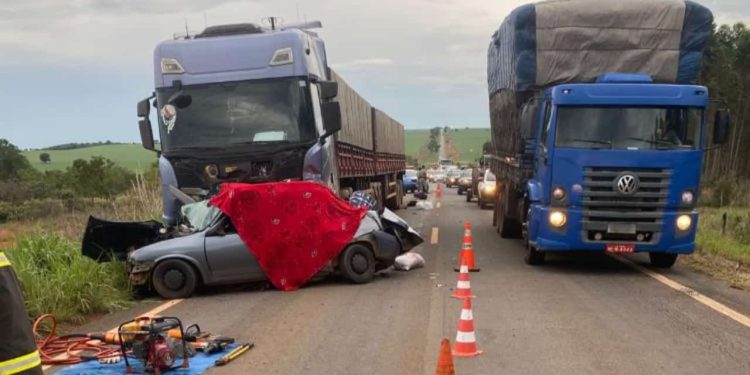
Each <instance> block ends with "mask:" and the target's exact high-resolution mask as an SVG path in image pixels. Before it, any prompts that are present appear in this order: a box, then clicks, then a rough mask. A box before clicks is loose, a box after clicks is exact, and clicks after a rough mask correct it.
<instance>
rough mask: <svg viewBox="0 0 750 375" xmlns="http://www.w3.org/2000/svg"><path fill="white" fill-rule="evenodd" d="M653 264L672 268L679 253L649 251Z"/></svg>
mask: <svg viewBox="0 0 750 375" xmlns="http://www.w3.org/2000/svg"><path fill="white" fill-rule="evenodd" d="M648 257H649V259H650V260H651V265H652V266H654V267H659V268H670V267H672V266H674V263H675V262H676V261H677V254H670V253H648Z"/></svg>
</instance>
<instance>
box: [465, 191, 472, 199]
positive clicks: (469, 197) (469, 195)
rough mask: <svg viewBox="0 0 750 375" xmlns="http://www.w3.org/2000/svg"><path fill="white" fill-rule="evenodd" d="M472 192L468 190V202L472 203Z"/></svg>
mask: <svg viewBox="0 0 750 375" xmlns="http://www.w3.org/2000/svg"><path fill="white" fill-rule="evenodd" d="M471 196H472V194H471V190H466V201H467V202H471Z"/></svg>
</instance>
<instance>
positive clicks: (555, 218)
mask: <svg viewBox="0 0 750 375" xmlns="http://www.w3.org/2000/svg"><path fill="white" fill-rule="evenodd" d="M567 222H568V216H567V215H565V212H562V211H552V212H550V213H549V224H550V225H551V226H553V227H555V228H562V227H563V226H564V225H565V223H567Z"/></svg>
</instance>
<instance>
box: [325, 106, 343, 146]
mask: <svg viewBox="0 0 750 375" xmlns="http://www.w3.org/2000/svg"><path fill="white" fill-rule="evenodd" d="M320 114H321V117H323V129H324V130H325V133H324V134H323V135H321V136H320V139H321V140H323V139H325V138H327V137H329V136H331V135H333V134H334V133H336V132H337V131H339V130H341V107H340V106H339V103H338V102H328V103H322V104H321V105H320Z"/></svg>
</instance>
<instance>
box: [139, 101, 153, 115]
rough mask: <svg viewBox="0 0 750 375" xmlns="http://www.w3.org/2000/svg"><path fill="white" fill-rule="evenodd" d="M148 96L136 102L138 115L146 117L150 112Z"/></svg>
mask: <svg viewBox="0 0 750 375" xmlns="http://www.w3.org/2000/svg"><path fill="white" fill-rule="evenodd" d="M149 99H150V98H146V99H143V100H141V101H140V102H138V117H148V115H149V114H150V113H151V102H150V101H149Z"/></svg>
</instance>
